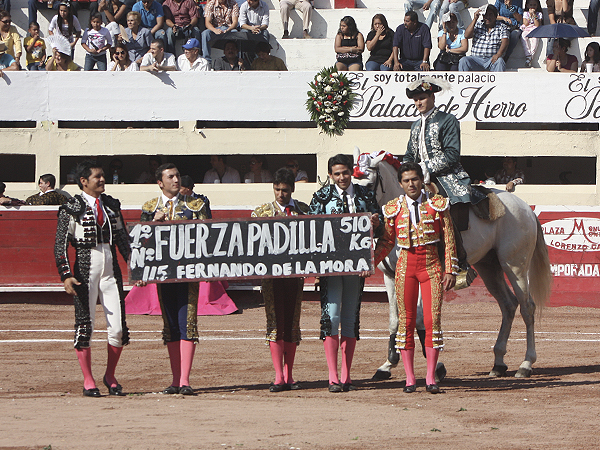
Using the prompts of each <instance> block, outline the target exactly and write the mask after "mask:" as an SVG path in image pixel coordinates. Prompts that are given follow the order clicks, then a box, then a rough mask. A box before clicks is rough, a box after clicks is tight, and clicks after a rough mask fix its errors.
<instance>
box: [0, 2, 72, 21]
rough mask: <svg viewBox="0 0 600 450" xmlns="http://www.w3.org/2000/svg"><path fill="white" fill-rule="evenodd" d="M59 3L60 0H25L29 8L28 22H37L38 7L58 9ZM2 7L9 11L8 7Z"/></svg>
mask: <svg viewBox="0 0 600 450" xmlns="http://www.w3.org/2000/svg"><path fill="white" fill-rule="evenodd" d="M9 5H10V0H9ZM59 5H60V2H58V1H55V0H27V6H28V9H29V23H31V22H37V13H38V10H39V9H40V8H42V9H54V10H58V7H59ZM4 9H5V10H6V11H8V12H10V7H9V8H4Z"/></svg>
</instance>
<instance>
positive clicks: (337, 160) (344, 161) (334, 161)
mask: <svg viewBox="0 0 600 450" xmlns="http://www.w3.org/2000/svg"><path fill="white" fill-rule="evenodd" d="M338 164H341V165H343V166H346V167H347V168H348V170H349V171H350V172H352V166H353V164H352V158H350V157H349V156H348V155H342V154H341V153H338V154H337V155H335V156H332V157H331V158H329V161H327V173H331V170H332V169H333V166H337V165H338Z"/></svg>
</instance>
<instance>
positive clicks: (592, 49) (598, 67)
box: [580, 42, 600, 72]
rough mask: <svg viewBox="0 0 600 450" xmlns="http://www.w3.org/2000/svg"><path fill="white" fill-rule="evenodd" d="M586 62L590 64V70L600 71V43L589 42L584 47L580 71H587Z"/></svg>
mask: <svg viewBox="0 0 600 450" xmlns="http://www.w3.org/2000/svg"><path fill="white" fill-rule="evenodd" d="M588 64H592V72H600V45H598V43H597V42H590V43H589V44H588V45H587V47H586V48H585V56H584V58H583V61H581V70H580V72H587V67H586V66H587V65H588Z"/></svg>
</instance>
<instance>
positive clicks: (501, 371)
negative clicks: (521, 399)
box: [490, 364, 508, 378]
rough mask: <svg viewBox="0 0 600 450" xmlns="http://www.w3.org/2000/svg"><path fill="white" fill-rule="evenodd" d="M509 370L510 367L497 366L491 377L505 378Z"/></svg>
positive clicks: (493, 369)
mask: <svg viewBox="0 0 600 450" xmlns="http://www.w3.org/2000/svg"><path fill="white" fill-rule="evenodd" d="M507 370H508V367H507V366H505V365H504V364H503V365H499V364H495V365H494V367H493V368H492V371H491V372H490V377H495V378H499V377H505V376H506V371H507Z"/></svg>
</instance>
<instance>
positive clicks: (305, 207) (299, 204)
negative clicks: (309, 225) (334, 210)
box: [294, 200, 309, 214]
mask: <svg viewBox="0 0 600 450" xmlns="http://www.w3.org/2000/svg"><path fill="white" fill-rule="evenodd" d="M294 202H296V209H298V210H300V211H302V214H308V210H309V206H308V205H307V204H306V203H304V202H299V201H298V200H294Z"/></svg>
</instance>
